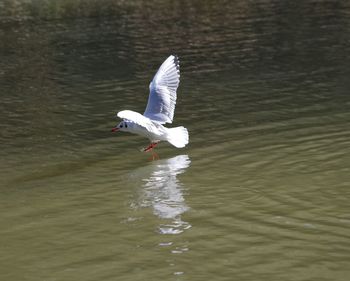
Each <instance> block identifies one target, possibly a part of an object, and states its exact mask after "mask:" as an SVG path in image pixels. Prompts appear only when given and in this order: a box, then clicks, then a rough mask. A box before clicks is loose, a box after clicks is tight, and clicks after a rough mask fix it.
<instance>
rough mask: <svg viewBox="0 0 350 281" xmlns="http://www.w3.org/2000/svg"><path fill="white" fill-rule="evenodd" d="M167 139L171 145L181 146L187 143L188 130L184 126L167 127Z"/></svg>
mask: <svg viewBox="0 0 350 281" xmlns="http://www.w3.org/2000/svg"><path fill="white" fill-rule="evenodd" d="M167 141H168V142H170V143H171V144H172V145H173V146H175V147H178V148H181V147H185V146H186V144H188V131H187V129H186V128H185V127H182V126H181V127H176V128H171V129H168V136H167Z"/></svg>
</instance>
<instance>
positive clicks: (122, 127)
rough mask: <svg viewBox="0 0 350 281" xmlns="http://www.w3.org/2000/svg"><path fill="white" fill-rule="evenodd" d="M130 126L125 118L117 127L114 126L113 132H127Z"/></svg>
mask: <svg viewBox="0 0 350 281" xmlns="http://www.w3.org/2000/svg"><path fill="white" fill-rule="evenodd" d="M128 127H129V124H128V122H126V121H125V120H124V121H122V122H120V123H119V124H118V125H116V126H115V127H113V128H112V130H111V131H112V132H118V131H122V132H127V131H128Z"/></svg>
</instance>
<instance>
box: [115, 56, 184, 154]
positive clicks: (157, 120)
mask: <svg viewBox="0 0 350 281" xmlns="http://www.w3.org/2000/svg"><path fill="white" fill-rule="evenodd" d="M179 83H180V65H179V59H178V57H177V56H174V55H171V56H169V57H168V58H167V59H166V60H165V61H164V62H163V64H162V65H161V66H160V68H159V69H158V71H157V73H156V75H155V76H154V78H153V80H152V82H151V83H150V85H149V89H150V93H149V97H148V103H147V107H146V110H145V112H144V113H143V115H141V114H140V113H138V112H135V111H131V110H123V111H119V112H118V114H117V116H118V117H119V118H121V119H123V121H122V122H120V123H119V124H118V125H116V126H115V127H114V128H113V129H112V132H116V131H123V132H130V133H133V134H137V135H141V136H144V137H147V138H149V140H150V141H151V144H150V145H149V146H148V147H147V148H145V149H144V150H143V151H150V150H152V149H153V148H154V147H155V146H156V145H157V144H158V143H159V142H160V141H168V142H169V143H171V144H172V145H173V146H175V147H178V148H181V147H185V146H186V145H187V144H188V131H187V129H186V128H184V127H182V126H180V127H176V128H166V127H164V126H163V124H165V123H172V122H173V117H174V110H175V104H176V90H177V87H178V86H179Z"/></svg>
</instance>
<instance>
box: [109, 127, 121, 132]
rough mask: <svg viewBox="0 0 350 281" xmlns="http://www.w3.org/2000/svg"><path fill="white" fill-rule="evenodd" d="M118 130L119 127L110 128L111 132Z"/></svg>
mask: <svg viewBox="0 0 350 281" xmlns="http://www.w3.org/2000/svg"><path fill="white" fill-rule="evenodd" d="M118 131H119V128H117V127H114V128H112V130H111V132H118Z"/></svg>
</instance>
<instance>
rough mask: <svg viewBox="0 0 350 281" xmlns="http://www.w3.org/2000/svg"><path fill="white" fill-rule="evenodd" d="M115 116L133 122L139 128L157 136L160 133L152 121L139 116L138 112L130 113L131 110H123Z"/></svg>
mask: <svg viewBox="0 0 350 281" xmlns="http://www.w3.org/2000/svg"><path fill="white" fill-rule="evenodd" d="M117 116H118V117H119V118H121V119H126V120H129V121H131V122H134V123H136V124H138V125H140V126H141V127H144V128H146V129H147V130H148V131H149V132H151V133H154V134H159V133H160V131H159V129H158V126H157V125H156V124H154V123H153V122H152V120H150V119H148V118H147V117H145V116H143V115H141V114H140V113H138V112H135V111H132V110H123V111H119V112H118V114H117Z"/></svg>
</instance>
